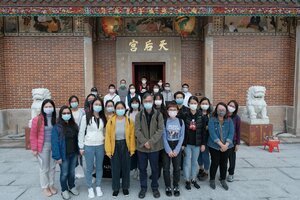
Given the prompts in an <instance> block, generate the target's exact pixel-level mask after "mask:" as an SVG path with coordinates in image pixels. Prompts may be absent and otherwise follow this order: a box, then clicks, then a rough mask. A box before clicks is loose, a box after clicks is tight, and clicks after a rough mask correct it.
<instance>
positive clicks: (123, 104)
mask: <svg viewBox="0 0 300 200" xmlns="http://www.w3.org/2000/svg"><path fill="white" fill-rule="evenodd" d="M119 104H121V105H122V106H123V107H124V109H125V113H124V116H126V111H127V110H126V106H125V103H124V102H123V101H118V102H117V103H116V105H115V110H116V111H117V106H118V105H119Z"/></svg>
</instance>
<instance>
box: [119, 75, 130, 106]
mask: <svg viewBox="0 0 300 200" xmlns="http://www.w3.org/2000/svg"><path fill="white" fill-rule="evenodd" d="M127 93H128V90H127V87H126V81H125V80H124V79H122V80H121V81H120V87H119V89H118V94H119V96H120V99H121V101H122V102H124V103H125V98H126V96H127Z"/></svg>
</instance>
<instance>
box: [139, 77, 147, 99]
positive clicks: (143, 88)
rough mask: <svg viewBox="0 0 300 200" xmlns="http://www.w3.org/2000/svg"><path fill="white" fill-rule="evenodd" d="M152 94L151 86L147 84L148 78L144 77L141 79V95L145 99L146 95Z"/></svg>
mask: <svg viewBox="0 0 300 200" xmlns="http://www.w3.org/2000/svg"><path fill="white" fill-rule="evenodd" d="M148 92H150V86H149V85H148V84H147V78H146V77H145V76H144V77H142V79H141V84H140V86H139V94H140V96H141V98H143V96H144V94H146V93H148Z"/></svg>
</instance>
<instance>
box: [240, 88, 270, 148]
mask: <svg viewBox="0 0 300 200" xmlns="http://www.w3.org/2000/svg"><path fill="white" fill-rule="evenodd" d="M265 94H266V88H265V87H264V86H251V87H250V88H249V89H248V93H247V102H246V110H245V113H244V114H243V115H242V123H241V138H242V140H243V141H244V142H245V143H246V144H248V145H263V142H264V138H265V137H266V136H271V135H272V134H273V125H272V124H270V120H269V117H268V116H267V103H266V101H265Z"/></svg>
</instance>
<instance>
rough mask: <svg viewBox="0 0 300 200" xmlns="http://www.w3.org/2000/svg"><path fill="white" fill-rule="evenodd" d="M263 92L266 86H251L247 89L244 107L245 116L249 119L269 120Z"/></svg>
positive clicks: (264, 92)
mask: <svg viewBox="0 0 300 200" xmlns="http://www.w3.org/2000/svg"><path fill="white" fill-rule="evenodd" d="M265 94H266V88H265V87H264V86H251V87H250V88H249V89H248V94H247V102H246V109H247V116H248V118H250V120H255V119H258V120H265V121H269V117H268V116H267V103H266V101H265ZM256 121H257V120H256Z"/></svg>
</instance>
